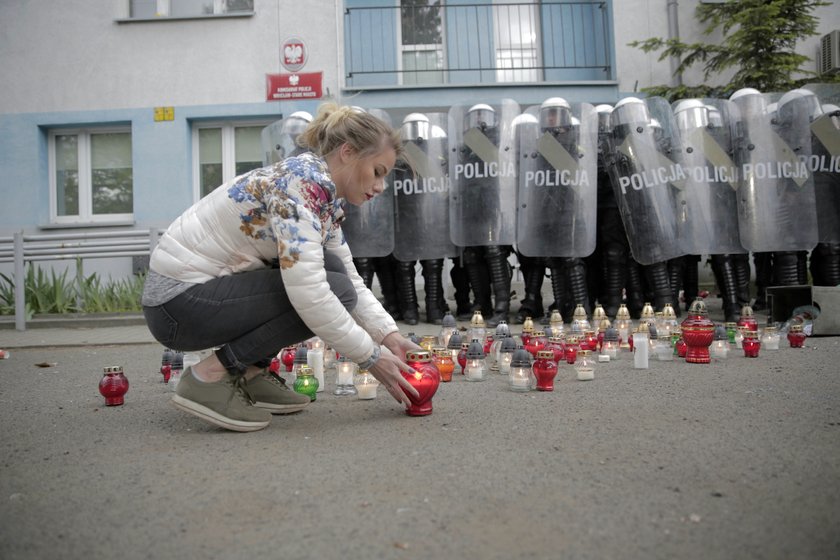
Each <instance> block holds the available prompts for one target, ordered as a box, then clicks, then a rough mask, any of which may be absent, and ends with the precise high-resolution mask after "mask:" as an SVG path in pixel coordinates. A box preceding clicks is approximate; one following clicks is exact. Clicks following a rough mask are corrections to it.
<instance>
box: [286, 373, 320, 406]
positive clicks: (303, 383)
mask: <svg viewBox="0 0 840 560" xmlns="http://www.w3.org/2000/svg"><path fill="white" fill-rule="evenodd" d="M295 373H296V375H297V376H296V377H295V383H294V385H293V386H292V387H293V388H294V390H295V392H296V393H300V394H301V395H306V396H308V397H309V400H310V401H314V400H315V394H316V393H317V392H318V379H317V378H316V377H315V375H314V373H313V372H312V368H311V367H309V366H308V365H306V364H303V365H302V366H300V367H299V368H298V370H297V372H295Z"/></svg>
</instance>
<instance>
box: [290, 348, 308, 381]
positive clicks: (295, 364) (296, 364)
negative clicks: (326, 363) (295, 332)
mask: <svg viewBox="0 0 840 560" xmlns="http://www.w3.org/2000/svg"><path fill="white" fill-rule="evenodd" d="M308 352H309V351H308V350H307V349H306V345H305V344H300V345H298V346H297V347H296V348H295V356H294V360H293V361H292V369H291V370H289V376H288V377H289V379H288V382H289V383H291V384H293V385H294V382H295V379H297V376H298V372H299V371H300V369H301V368H302V367H303V366H306V365H308V364H307V360H306V355H307V354H308Z"/></svg>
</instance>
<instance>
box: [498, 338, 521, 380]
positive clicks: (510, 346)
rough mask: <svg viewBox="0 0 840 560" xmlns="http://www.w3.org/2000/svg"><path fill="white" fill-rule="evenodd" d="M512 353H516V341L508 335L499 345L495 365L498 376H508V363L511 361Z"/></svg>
mask: <svg viewBox="0 0 840 560" xmlns="http://www.w3.org/2000/svg"><path fill="white" fill-rule="evenodd" d="M514 352H516V341H515V340H514V339H513V337H512V336H510V335H508V336H506V337H505V338H504V339H503V340H502V343H501V345H499V358H498V360H497V363H498V365H499V373H500V374H502V375H508V374H510V363H511V361H512V360H513V353H514Z"/></svg>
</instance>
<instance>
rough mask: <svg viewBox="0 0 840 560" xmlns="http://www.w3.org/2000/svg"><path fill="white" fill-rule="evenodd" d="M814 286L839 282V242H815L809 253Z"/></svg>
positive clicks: (833, 284) (835, 284)
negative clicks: (812, 249)
mask: <svg viewBox="0 0 840 560" xmlns="http://www.w3.org/2000/svg"><path fill="white" fill-rule="evenodd" d="M811 277H812V278H813V281H814V286H837V285H838V284H840V243H817V246H816V247H815V248H814V251H813V252H812V253H811Z"/></svg>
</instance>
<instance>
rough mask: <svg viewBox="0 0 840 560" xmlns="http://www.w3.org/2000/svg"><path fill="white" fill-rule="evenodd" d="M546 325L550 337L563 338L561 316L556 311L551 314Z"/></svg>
mask: <svg viewBox="0 0 840 560" xmlns="http://www.w3.org/2000/svg"><path fill="white" fill-rule="evenodd" d="M548 325H549V326H550V327H551V336H558V337H559V336H563V328H564V327H563V316H562V315H561V314H560V312H559V311H558V310H556V309H555V310H554V311H552V312H551V315H550V316H549V319H548Z"/></svg>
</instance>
